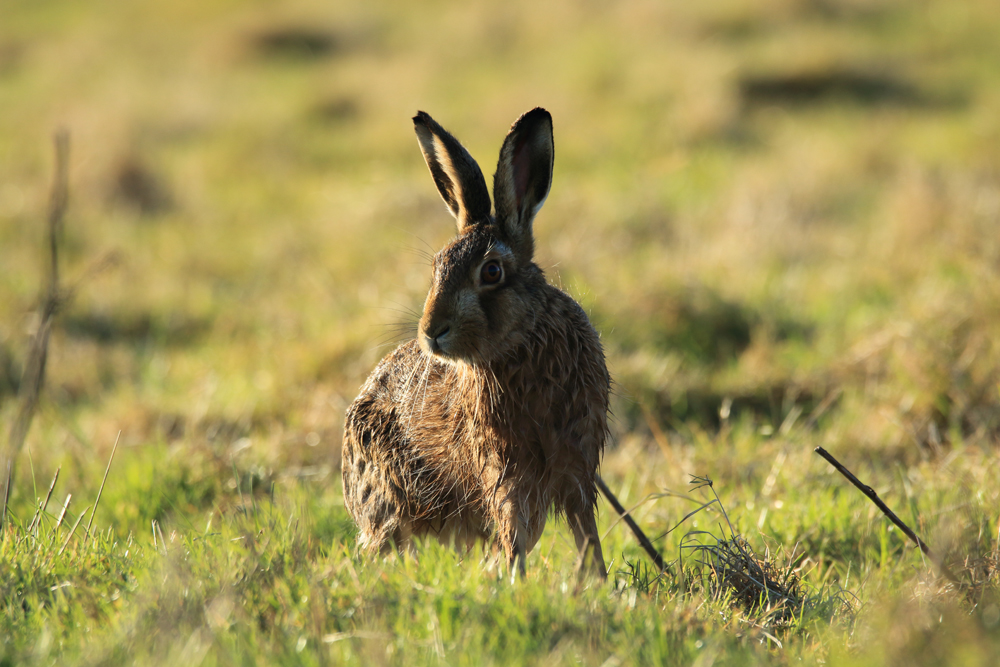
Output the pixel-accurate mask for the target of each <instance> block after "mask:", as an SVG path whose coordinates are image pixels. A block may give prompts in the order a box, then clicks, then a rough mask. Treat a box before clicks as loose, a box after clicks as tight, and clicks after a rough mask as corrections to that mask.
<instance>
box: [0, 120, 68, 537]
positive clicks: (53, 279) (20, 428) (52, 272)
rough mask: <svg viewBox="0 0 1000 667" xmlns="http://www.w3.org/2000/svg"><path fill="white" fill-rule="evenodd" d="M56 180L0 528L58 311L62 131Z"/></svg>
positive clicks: (64, 199) (5, 454) (64, 172)
mask: <svg viewBox="0 0 1000 667" xmlns="http://www.w3.org/2000/svg"><path fill="white" fill-rule="evenodd" d="M55 153H56V165H55V178H54V179H53V181H52V194H51V198H50V200H49V217H48V223H49V255H50V257H49V271H48V290H47V293H46V295H45V297H44V299H43V300H42V307H41V317H40V319H39V322H38V329H37V331H35V335H34V337H33V339H32V341H31V350H30V351H29V353H28V360H27V362H26V363H25V365H24V372H23V373H22V376H21V383H20V385H19V386H18V394H19V395H20V398H21V407H20V408H19V409H18V412H17V416H16V417H15V419H14V423H13V424H12V425H11V428H10V437H9V438H8V440H7V446H6V448H5V449H4V450H3V451H2V456H0V461H3V460H6V462H7V465H6V468H7V479H6V483H5V485H4V494H3V496H4V502H3V511H2V512H0V528H2V527H3V522H4V520H5V519H6V516H7V504H8V502H9V500H10V483H11V480H12V479H13V477H14V461H15V459H17V455H18V454H19V453H20V451H21V447H22V446H23V445H24V440H25V438H26V437H27V436H28V430H29V429H30V428H31V421H32V419H33V418H34V416H35V409H36V408H37V407H38V397H39V395H40V394H41V391H42V385H43V384H44V382H45V361H46V358H47V357H48V349H49V334H50V333H51V332H52V318H53V317H54V316H55V313H56V311H57V310H58V309H59V304H60V300H61V299H60V293H59V235H60V230H61V229H62V224H63V217H64V216H65V215H66V206H67V204H68V202H69V175H68V173H69V167H68V165H69V134H68V133H66V132H65V131H64V130H60V131H59V132H56V135H55Z"/></svg>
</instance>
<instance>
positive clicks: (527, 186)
mask: <svg viewBox="0 0 1000 667" xmlns="http://www.w3.org/2000/svg"><path fill="white" fill-rule="evenodd" d="M554 157H555V149H554V147H553V143H552V116H551V115H549V112H548V111H546V110H545V109H542V108H536V109H532V110H531V111H529V112H528V113H526V114H524V115H523V116H521V117H520V118H518V119H517V120H516V121H514V124H513V125H512V126H511V128H510V132H508V133H507V138H506V139H504V142H503V147H501V148H500V161H499V162H498V163H497V173H496V174H494V175H493V200H494V202H495V203H496V220H497V224H499V225H500V226H501V227H502V228H503V230H504V231H505V232H506V233H507V235H508V236H509V240H510V241H511V242H512V243H513V244H514V245H515V246H517V247H518V248H519V249H520V250H521V252H522V253H523V254H524V255H526V256H527V257H529V258H530V257H531V255H532V253H533V251H534V240H533V237H532V233H531V222H532V220H534V218H535V214H536V213H538V210H539V209H540V208H541V207H542V204H543V203H545V198H546V197H548V195H549V187H550V186H551V185H552V161H553V159H554Z"/></svg>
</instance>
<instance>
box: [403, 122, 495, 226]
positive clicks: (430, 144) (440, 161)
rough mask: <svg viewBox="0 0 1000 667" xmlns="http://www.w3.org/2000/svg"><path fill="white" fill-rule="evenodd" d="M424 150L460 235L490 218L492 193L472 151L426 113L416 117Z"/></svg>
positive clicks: (417, 130) (419, 138)
mask: <svg viewBox="0 0 1000 667" xmlns="http://www.w3.org/2000/svg"><path fill="white" fill-rule="evenodd" d="M413 129H414V130H416V132H417V140H418V141H419V142H420V150H421V151H422V152H423V154H424V160H426V161H427V166H428V167H429V168H430V170H431V176H433V177H434V184H435V185H436V186H437V189H438V192H440V193H441V198H442V199H444V203H445V204H447V205H448V210H450V211H451V214H452V215H453V216H455V220H457V221H458V233H459V234H461V233H463V232H464V231H465V230H466V229H467V228H468V227H469V226H470V225H473V224H475V223H478V222H486V221H489V219H490V194H489V191H488V190H487V189H486V179H484V178H483V171H482V170H481V169H480V168H479V165H478V164H476V161H475V160H473V159H472V156H471V155H469V151H467V150H465V148H463V147H462V144H460V143H458V139H456V138H455V137H453V136H451V135H450V134H448V132H446V131H445V129H444V128H443V127H441V126H440V125H438V124H437V123H436V122H434V119H433V118H431V117H430V116H429V115H427V114H426V113H424V112H423V111H418V112H417V115H416V116H414V117H413Z"/></svg>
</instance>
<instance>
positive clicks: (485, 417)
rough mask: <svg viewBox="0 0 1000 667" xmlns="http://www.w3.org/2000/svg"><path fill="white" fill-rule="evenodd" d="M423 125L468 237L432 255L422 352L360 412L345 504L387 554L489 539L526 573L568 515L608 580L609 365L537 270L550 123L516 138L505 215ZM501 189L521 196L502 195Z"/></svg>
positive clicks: (501, 171) (510, 150)
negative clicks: (429, 541) (601, 511)
mask: <svg viewBox="0 0 1000 667" xmlns="http://www.w3.org/2000/svg"><path fill="white" fill-rule="evenodd" d="M414 120H415V122H417V131H418V136H419V137H420V139H421V146H422V148H424V154H425V157H426V158H427V161H428V164H429V165H430V167H431V172H432V174H433V175H434V177H435V180H436V181H437V183H438V188H439V190H441V193H442V195H443V196H444V198H445V201H446V202H447V203H449V206H450V207H451V208H452V211H453V213H455V215H456V217H457V218H458V220H459V233H460V234H459V237H458V238H457V239H455V240H454V241H453V242H452V243H450V244H449V245H448V246H446V247H445V248H444V249H443V250H442V251H441V252H440V253H438V255H437V257H436V258H435V272H434V284H433V286H432V288H431V291H430V294H429V295H428V298H427V303H426V305H425V307H424V315H423V318H422V319H421V322H420V334H419V339H418V340H414V341H410V342H409V343H405V344H403V345H401V346H400V347H399V348H397V349H396V350H395V351H394V352H392V353H391V354H389V355H388V356H387V357H385V359H383V360H382V362H381V363H380V364H379V365H378V367H377V368H376V369H375V371H374V372H373V373H372V375H371V377H369V379H368V381H367V383H366V384H365V386H364V387H363V389H362V391H361V395H360V396H359V397H358V398H357V399H356V400H355V401H354V403H353V404H352V405H351V407H350V409H349V410H348V413H347V423H346V427H345V434H344V449H343V475H344V497H345V501H346V504H347V508H348V510H349V511H350V512H351V514H352V515H353V516H354V519H355V521H356V522H357V524H358V527H359V529H360V536H359V539H360V542H361V544H362V545H363V546H365V547H367V548H369V549H372V550H382V549H385V548H386V547H387V546H388V544H389V542H390V540H393V541H395V542H396V544H397V545H401V544H404V543H406V542H407V541H408V540H409V539H410V538H411V537H412V536H417V535H424V534H433V535H435V536H437V537H439V538H441V539H443V540H451V539H454V540H455V541H456V542H458V543H459V544H463V545H471V544H472V543H473V542H474V541H475V540H477V539H487V540H489V539H492V540H493V542H494V545H495V547H496V548H497V549H498V550H500V551H502V552H503V554H504V555H505V556H506V559H507V561H508V563H510V564H511V565H512V566H513V564H514V561H515V560H517V561H519V565H520V567H521V568H522V570H523V558H524V556H525V555H526V554H527V553H528V552H529V551H530V550H531V549H532V547H533V546H534V545H535V543H536V542H537V541H538V538H539V537H540V535H541V533H542V529H543V528H544V526H545V521H546V518H547V516H548V513H549V511H550V510H555V512H556V513H561V514H564V515H565V516H566V517H567V519H568V520H569V523H570V526H571V527H572V529H573V532H574V535H575V536H576V541H577V546H578V548H580V549H581V550H584V549H589V550H591V554H592V555H591V569H592V570H593V571H594V572H596V573H597V574H599V575H601V576H604V574H605V571H604V560H603V556H602V554H601V547H600V541H599V537H598V534H597V526H596V522H595V517H594V512H595V504H596V497H597V491H596V486H595V476H596V474H597V467H598V465H599V463H600V457H601V453H602V451H603V447H604V441H605V437H606V433H607V421H606V415H607V409H608V390H609V378H608V373H607V369H606V367H605V363H604V354H603V352H602V350H601V345H600V340H599V338H598V336H597V333H596V332H595V331H594V329H593V327H592V326H591V325H590V322H589V321H588V319H587V316H586V314H585V313H584V312H583V309H582V308H581V307H580V306H579V305H578V304H577V303H576V302H575V301H574V300H573V299H572V298H570V297H569V296H567V295H566V294H565V293H564V292H562V291H560V290H559V289H557V288H555V287H553V286H551V285H549V284H548V283H547V282H546V280H545V277H544V275H543V273H542V271H541V269H540V268H538V266H537V265H535V264H534V262H533V261H531V249H532V241H531V233H530V231H531V230H530V223H531V218H532V217H533V216H534V212H535V211H537V209H538V207H540V205H541V201H542V200H544V196H545V194H547V192H548V184H549V182H550V178H551V120H550V119H549V116H548V114H547V112H544V111H542V110H535V111H533V112H529V114H526V115H525V116H524V117H522V119H520V120H519V121H518V122H517V123H515V126H514V128H513V129H512V130H511V133H510V134H509V135H508V139H507V141H506V142H505V144H504V150H503V151H501V163H500V166H499V167H498V171H497V176H496V180H497V183H496V184H495V186H494V194H495V198H496V199H497V209H498V214H497V216H496V218H494V217H493V216H490V215H489V196H488V194H486V193H485V183H482V182H481V181H482V175H481V173H479V172H478V167H475V169H474V170H472V169H471V168H469V166H468V163H471V165H473V166H474V165H475V163H474V162H472V161H471V158H470V157H468V154H467V153H465V152H464V149H462V148H461V146H460V145H459V144H458V142H457V141H455V140H454V139H453V138H451V136H450V135H448V134H447V133H445V132H444V130H442V129H441V128H440V126H438V125H437V124H436V123H434V122H433V121H432V120H430V118H429V117H427V116H425V115H424V116H418V117H417V118H416V119H414ZM421 130H423V133H422V132H421ZM546 131H547V134H546ZM539 137H541V138H539ZM546 138H547V141H548V143H547V144H546V143H545V139H546ZM452 142H453V143H452ZM536 144H539V145H540V148H539V145H536ZM456 147H457V148H456ZM546 150H547V151H548V152H547V153H546V152H545V151H546ZM505 151H506V153H507V155H508V157H509V158H510V159H509V160H508V162H507V164H506V165H505V158H504V155H505ZM539 151H541V153H540V154H539ZM546 160H547V163H546ZM462 161H467V163H466V164H459V163H461V162H462ZM456 164H458V166H457V167H456V166H455V165H456ZM526 165H527V166H526ZM539 165H541V166H542V167H547V169H541V172H543V173H541V175H539ZM505 169H506V170H507V172H506V173H505ZM525 170H527V171H525ZM477 174H478V180H477V179H476V178H475V177H476V175H477ZM504 179H506V181H507V185H509V186H510V189H511V192H500V191H499V190H500V189H501V188H502V187H505V185H504V184H503V183H502V181H504ZM540 181H542V182H540ZM449 197H450V198H451V199H449ZM484 198H485V203H484V202H483V199H484ZM484 207H485V208H484ZM505 207H507V208H505ZM511 209H513V211H512V210H511Z"/></svg>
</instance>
